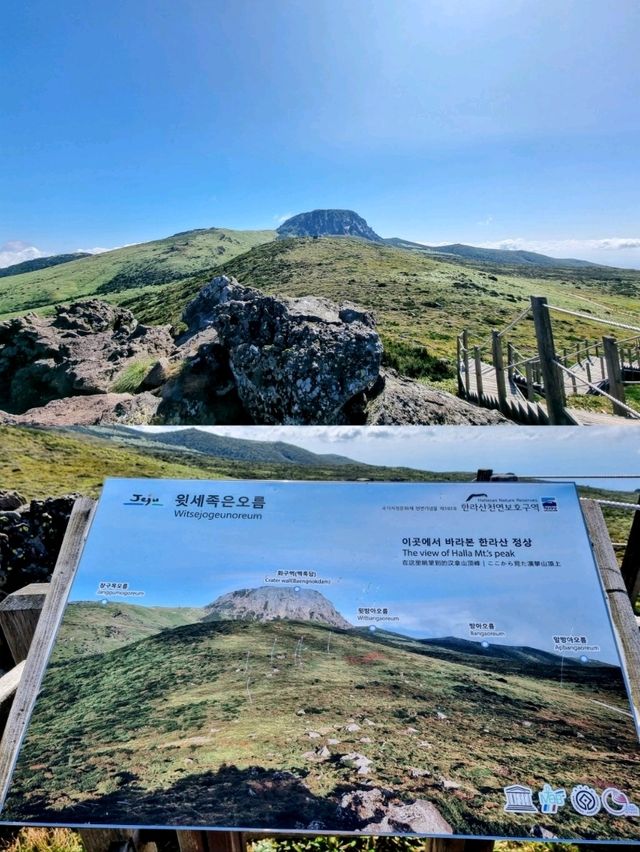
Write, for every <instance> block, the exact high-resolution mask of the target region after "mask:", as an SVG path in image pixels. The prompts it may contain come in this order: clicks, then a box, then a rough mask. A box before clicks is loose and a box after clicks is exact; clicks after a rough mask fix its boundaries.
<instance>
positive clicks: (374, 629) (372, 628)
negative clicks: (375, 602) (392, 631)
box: [369, 624, 376, 633]
mask: <svg viewBox="0 0 640 852" xmlns="http://www.w3.org/2000/svg"><path fill="white" fill-rule="evenodd" d="M369 630H370V631H371V632H372V633H375V632H376V628H375V626H374V625H373V624H372V625H371V627H370V628H369Z"/></svg>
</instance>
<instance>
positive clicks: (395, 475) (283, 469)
mask: <svg viewBox="0 0 640 852" xmlns="http://www.w3.org/2000/svg"><path fill="white" fill-rule="evenodd" d="M107 476H124V477H168V478H174V479H180V478H182V479H309V480H314V479H318V480H322V479H325V480H354V479H371V480H386V481H398V482H399V481H413V482H433V481H449V482H469V481H470V480H471V479H472V478H473V474H472V473H470V472H469V473H465V472H449V473H434V472H430V471H419V470H413V469H411V468H391V467H377V466H373V465H363V464H357V463H354V464H339V465H332V464H327V465H318V466H313V467H309V466H301V465H295V464H285V463H283V464H275V463H274V464H271V463H267V462H242V461H233V460H229V459H220V458H216V457H214V456H211V457H207V456H203V454H202V453H192V452H189V451H186V450H179V449H178V448H176V449H175V450H174V449H171V448H165V447H158V446H156V445H155V444H154V443H153V442H146V441H145V438H144V435H143V436H142V437H141V439H140V444H139V445H138V446H137V447H136V446H133V445H132V442H131V439H129V438H127V439H123V440H119V439H117V438H113V439H109V438H99V437H97V436H96V435H95V434H90V435H84V434H77V433H75V434H69V433H65V432H64V431H55V430H47V429H37V428H34V427H18V426H0V487H4V488H15V489H16V490H17V491H19V492H20V493H21V494H23V495H24V496H25V497H26V498H28V499H35V498H42V497H48V496H59V495H62V494H71V493H75V492H78V493H80V494H85V495H87V496H89V497H97V496H98V494H99V493H100V489H101V487H102V483H103V481H104V479H105V477H107ZM550 487H551V486H550ZM579 491H580V494H581V495H582V496H585V497H596V498H597V497H600V498H606V499H610V500H620V499H622V500H625V501H628V502H636V499H637V495H635V494H631V493H629V494H627V493H625V492H620V491H615V492H610V491H605V490H603V489H595V488H585V487H580V489H579ZM603 511H604V516H605V519H606V522H607V527H608V529H609V535H610V536H611V540H612V541H616V542H626V541H627V539H628V537H629V531H630V529H631V521H632V513H631V512H630V511H626V510H624V509H613V508H610V507H604V509H603ZM616 552H617V555H618V557H619V559H622V555H623V551H622V550H617V551H616Z"/></svg>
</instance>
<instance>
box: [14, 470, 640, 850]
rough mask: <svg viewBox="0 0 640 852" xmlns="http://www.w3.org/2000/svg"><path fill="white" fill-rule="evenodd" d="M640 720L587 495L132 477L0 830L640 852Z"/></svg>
mask: <svg viewBox="0 0 640 852" xmlns="http://www.w3.org/2000/svg"><path fill="white" fill-rule="evenodd" d="M635 722H636V720H635V718H634V714H633V711H632V709H631V705H630V702H629V698H628V695H627V689H626V674H625V671H624V667H623V666H622V665H621V657H620V652H619V648H618V645H617V642H616V637H615V633H614V630H613V627H612V623H611V619H610V614H609V611H608V608H607V603H606V600H605V596H604V592H603V588H602V583H601V581H600V579H599V576H598V571H597V568H596V565H595V562H594V558H593V554H592V551H591V547H590V543H589V540H588V537H587V534H586V529H585V525H584V519H583V517H582V512H581V509H580V504H579V501H578V498H577V494H576V490H575V486H574V485H573V484H571V483H554V484H544V485H543V484H539V483H535V484H534V483H512V482H474V483H428V484H425V483H373V482H359V483H337V482H266V481H241V480H237V481H226V482H225V481H219V480H217V481H206V480H169V479H166V480H157V479H156V480H153V479H146V480H142V479H139V480H135V479H112V480H107V482H106V483H105V486H104V489H103V492H102V496H101V498H100V501H99V504H98V508H97V511H96V514H95V517H94V519H93V522H92V525H91V528H90V531H89V534H88V537H87V541H86V544H85V546H84V550H83V553H82V556H81V560H80V564H79V567H78V571H77V573H76V576H75V579H74V581H73V584H72V586H71V589H70V592H69V598H68V602H67V605H66V608H65V611H64V614H63V617H62V620H61V624H60V627H59V630H58V633H57V637H56V639H55V643H54V646H53V650H52V652H51V655H50V658H49V661H48V665H47V669H46V672H45V675H44V679H43V683H42V689H41V691H40V694H39V696H38V698H37V701H36V705H35V709H34V712H33V714H32V717H31V720H30V724H29V727H28V730H27V733H26V736H25V738H24V740H23V742H22V745H21V748H20V752H19V755H18V758H17V762H16V765H15V768H14V772H13V777H12V781H11V786H10V788H9V793H8V795H7V797H6V800H5V802H4V805H3V809H2V812H1V813H0V820H2V821H4V822H5V823H21V824H24V823H34V824H49V825H51V824H62V825H83V826H86V825H95V826H130V825H134V824H135V825H148V826H178V827H206V828H213V829H215V828H218V829H242V830H251V829H265V830H270V831H283V832H292V831H306V832H330V833H335V832H364V833H381V834H404V833H417V834H422V835H428V836H438V835H442V836H447V835H449V836H452V835H455V836H465V837H496V838H497V837H511V838H526V837H531V836H532V835H533V836H550V837H551V836H553V837H557V838H559V839H566V840H569V839H587V840H589V839H598V840H611V841H615V840H625V839H636V840H640V819H639V815H640V810H639V805H640V777H639V773H638V771H637V769H638V761H639V759H640V748H639V743H638V731H637V727H636V723H635ZM545 833H546V834H545Z"/></svg>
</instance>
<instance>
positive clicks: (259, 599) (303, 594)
mask: <svg viewBox="0 0 640 852" xmlns="http://www.w3.org/2000/svg"><path fill="white" fill-rule="evenodd" d="M205 611H206V615H205V617H204V619H203V620H204V621H276V620H279V619H286V620H287V621H311V622H313V623H315V624H327V625H329V626H330V627H340V628H342V629H344V630H347V629H348V628H350V627H351V625H350V624H349V622H348V621H347V620H346V619H345V618H343V617H342V616H341V615H340V613H339V612H338V610H337V609H336V608H335V607H334V605H333V604H332V603H331V601H330V600H328V599H327V598H325V596H324V595H322V594H320V592H316V591H315V590H314V589H305V588H302V589H299V590H298V591H296V589H295V588H282V587H272V586H260V587H259V588H257V589H237V590H236V591H235V592H228V593H227V594H226V595H221V596H220V597H219V598H216V600H215V601H213V603H210V604H208V606H206V607H205Z"/></svg>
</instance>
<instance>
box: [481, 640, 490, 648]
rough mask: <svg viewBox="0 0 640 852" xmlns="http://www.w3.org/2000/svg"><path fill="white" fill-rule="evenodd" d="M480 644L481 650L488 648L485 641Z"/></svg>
mask: <svg viewBox="0 0 640 852" xmlns="http://www.w3.org/2000/svg"><path fill="white" fill-rule="evenodd" d="M480 644H481V645H482V647H483V648H488V647H489V643H488V642H487V641H484V642H481V643H480Z"/></svg>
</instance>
